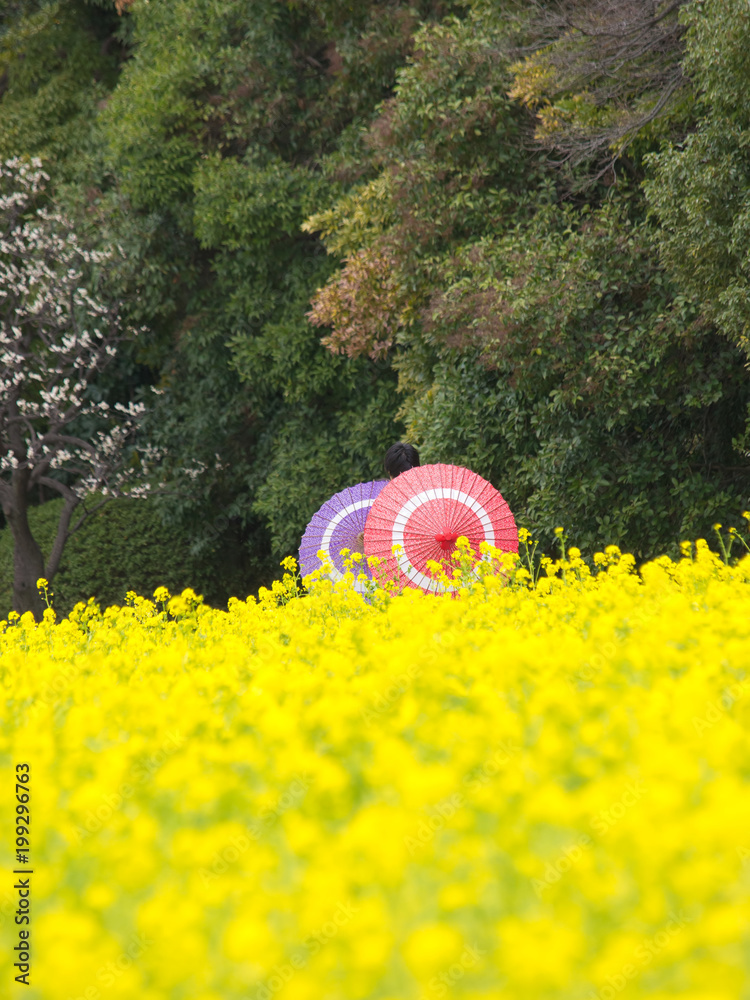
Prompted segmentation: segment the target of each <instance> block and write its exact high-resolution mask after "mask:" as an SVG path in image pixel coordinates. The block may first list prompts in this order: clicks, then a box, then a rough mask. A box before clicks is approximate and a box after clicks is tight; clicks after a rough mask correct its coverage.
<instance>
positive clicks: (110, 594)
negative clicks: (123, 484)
mask: <svg viewBox="0 0 750 1000" xmlns="http://www.w3.org/2000/svg"><path fill="white" fill-rule="evenodd" d="M61 506H62V500H51V501H49V502H48V503H45V504H43V505H42V506H40V507H35V508H33V509H32V510H31V511H30V513H29V521H30V524H31V530H32V532H33V533H34V536H35V538H36V539H37V541H38V542H39V544H40V546H41V548H42V552H44V554H45V557H46V555H47V553H48V552H49V550H50V548H51V546H52V542H53V540H54V537H55V532H56V530H57V521H58V518H59V516H60V509H61ZM204 576H205V567H203V569H201V561H200V560H199V559H198V558H197V557H196V556H194V555H192V554H191V552H190V548H189V541H186V539H185V537H184V535H182V536H181V535H180V534H179V532H178V531H177V530H176V529H175V528H173V527H165V526H164V524H163V522H162V520H161V517H160V516H159V513H158V510H157V509H156V505H155V504H154V503H153V502H152V501H151V500H129V499H119V500H111V501H110V502H109V503H107V504H105V505H104V507H102V508H101V509H100V510H98V511H97V512H96V513H95V514H93V515H92V516H91V517H90V518H89V519H88V520H87V521H86V522H85V523H84V525H83V526H82V527H81V528H80V529H79V531H77V532H76V533H75V534H74V535H73V536H72V537H71V538H70V539H69V540H68V543H67V545H66V547H65V551H64V553H63V558H62V562H61V565H60V570H59V571H58V573H57V575H56V576H55V578H54V580H53V581H52V591H53V594H54V599H53V606H54V607H55V610H56V611H57V613H58V615H66V614H68V612H69V611H70V610H71V608H72V607H73V605H74V604H76V602H78V601H86V600H88V598H89V597H95V598H96V600H97V601H98V602H99V603H100V604H101V606H102V607H105V606H107V605H109V604H122V603H123V601H124V599H125V594H126V592H127V591H128V590H135V591H136V592H137V593H139V594H142V595H143V596H145V597H150V596H151V595H152V594H153V592H154V590H155V589H156V587H159V586H165V587H167V588H168V589H169V591H170V592H171V593H179V592H180V591H181V590H184V588H185V587H193V588H194V589H195V590H196V591H198V592H199V593H200V592H202V591H201V587H200V580H201V578H202V577H204ZM220 589H221V588H220ZM206 596H207V598H209V599H211V598H214V597H215V595H214V594H213V593H212V594H208V595H206ZM243 596H244V595H243ZM12 606H13V539H12V537H11V533H10V529H9V528H8V527H7V526H6V527H5V528H4V529H3V530H1V531H0V615H4V614H5V613H7V611H8V610H9V609H10V608H12Z"/></svg>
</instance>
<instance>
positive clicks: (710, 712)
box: [693, 678, 750, 736]
mask: <svg viewBox="0 0 750 1000" xmlns="http://www.w3.org/2000/svg"><path fill="white" fill-rule="evenodd" d="M748 691H750V678H743V679H742V680H741V681H736V682H735V683H734V684H728V685H727V687H725V688H724V690H723V691H722V692H721V695H720V697H719V698H717V699H716V700H715V701H709V702H708V703H707V705H706V712H705V715H702V716H698V715H694V716H693V728H694V729H695V732H696V734H697V735H698V736H702V735H703V734H704V733H705V732H706V730H708V729H713V727H714V726H715V725H716V724H717V722H722V721H723V720H724V719H726V718H727V716H728V715H729V710H730V709H731V708H732V706H733V705H735V704H736V702H738V701H739V700H740V699H741V698H744V697H745V695H746V694H747V693H748Z"/></svg>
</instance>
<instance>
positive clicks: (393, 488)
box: [365, 465, 518, 591]
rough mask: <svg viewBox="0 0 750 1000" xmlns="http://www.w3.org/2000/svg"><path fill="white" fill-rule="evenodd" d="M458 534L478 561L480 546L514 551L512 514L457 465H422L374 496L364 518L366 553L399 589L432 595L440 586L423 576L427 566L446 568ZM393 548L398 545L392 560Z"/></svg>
mask: <svg viewBox="0 0 750 1000" xmlns="http://www.w3.org/2000/svg"><path fill="white" fill-rule="evenodd" d="M461 535H465V536H466V538H468V540H469V542H470V544H471V547H472V549H473V550H474V553H475V555H476V557H477V558H480V552H479V545H480V543H481V542H483V541H487V542H489V543H490V545H493V546H495V547H496V548H498V549H501V550H502V551H504V552H518V531H517V529H516V522H515V520H514V518H513V514H512V513H511V510H510V507H509V506H508V504H507V503H506V502H505V500H503V498H502V496H501V495H500V493H499V492H498V491H497V490H496V489H495V487H494V486H493V485H492V484H491V483H488V482H487V480H486V479H482V477H481V476H478V475H477V474H476V473H475V472H471V471H470V470H469V469H464V468H461V467H460V466H458V465H422V466H420V467H418V468H416V469H409V470H408V471H407V472H402V473H401V475H400V476H397V477H396V478H395V479H392V480H391V482H389V483H388V484H387V485H386V486H385V488H384V489H383V490H382V492H381V493H380V494H379V496H378V498H377V500H376V501H375V503H374V504H373V506H372V510H371V511H370V514H369V516H368V518H367V526H366V528H365V552H366V554H367V556H368V557H369V556H378V557H379V558H380V559H382V560H383V563H384V566H385V568H386V571H387V573H388V575H389V576H390V577H392V578H395V579H396V580H397V581H398V582H399V583H400V584H401V586H409V587H421V588H422V589H423V590H431V591H437V590H442V589H443V587H441V586H440V584H438V582H437V581H436V580H434V579H433V578H432V577H431V576H430V575H428V572H427V563H428V561H429V560H431V559H433V560H435V561H436V562H440V563H442V564H443V565H444V566H449V565H451V561H450V555H451V552H452V551H453V550H454V548H455V545H456V541H457V539H458V538H459V537H460V536H461ZM394 545H399V546H401V550H402V551H400V552H399V554H398V555H397V556H394V555H393V546H394Z"/></svg>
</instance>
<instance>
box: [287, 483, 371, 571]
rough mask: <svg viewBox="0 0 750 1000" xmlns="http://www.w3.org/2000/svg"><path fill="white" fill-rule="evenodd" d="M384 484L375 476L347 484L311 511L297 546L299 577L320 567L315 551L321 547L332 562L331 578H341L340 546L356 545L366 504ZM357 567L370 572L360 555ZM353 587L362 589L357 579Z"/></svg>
mask: <svg viewBox="0 0 750 1000" xmlns="http://www.w3.org/2000/svg"><path fill="white" fill-rule="evenodd" d="M385 484H386V480H385V479H376V480H375V481H373V482H369V483H358V484H357V485H356V486H350V487H348V488H347V489H345V490H342V491H341V492H340V493H336V494H335V495H334V496H332V497H331V499H330V500H327V501H326V502H325V503H324V504H323V506H322V507H321V508H320V510H319V511H318V512H317V514H314V515H313V518H312V520H311V521H310V523H309V524H308V526H307V528H306V529H305V533H304V535H303V536H302V543H301V544H300V548H299V562H300V573H301V574H302V576H303V577H304V576H307V575H308V574H309V573H312V572H314V571H315V570H316V569H320V565H321V563H320V559H319V558H318V552H319V551H320V550H321V549H322V550H323V551H324V552H325V554H326V556H327V557H328V559H329V561H330V562H331V563H332V564H333V572H332V574H331V576H332V579H334V580H340V579H341V577H342V576H343V575H344V573H345V572H346V567H345V566H344V560H343V558H342V557H341V550H342V549H356V546H357V536H358V535H359V534H361V532H363V531H364V529H365V522H366V520H367V515H368V514H369V512H370V508H371V507H372V505H373V503H374V502H375V498H376V497H377V496H378V494H379V493H380V491H381V490H382V489H383V487H384V486H385ZM360 567H361V571H362V572H364V573H366V574H367V575H368V576H369V575H370V574H369V570H368V569H367V566H366V564H365V560H364V558H363V559H362V562H361V563H360ZM356 575H357V574H356V572H355V576H356ZM355 587H356V588H357V590H361V589H362V585H361V584H360V583H359V582H356V583H355Z"/></svg>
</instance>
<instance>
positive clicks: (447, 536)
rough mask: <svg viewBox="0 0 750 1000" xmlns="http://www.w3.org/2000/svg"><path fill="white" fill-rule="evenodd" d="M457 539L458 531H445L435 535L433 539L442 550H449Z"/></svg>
mask: <svg viewBox="0 0 750 1000" xmlns="http://www.w3.org/2000/svg"><path fill="white" fill-rule="evenodd" d="M457 540H458V532H456V531H452V532H451V531H446V532H444V533H443V534H442V535H435V541H436V542H439V543H440V548H441V549H442V550H443V552H450V550H451V549H452V548H453V546H454V545H455V544H456V541H457Z"/></svg>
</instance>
